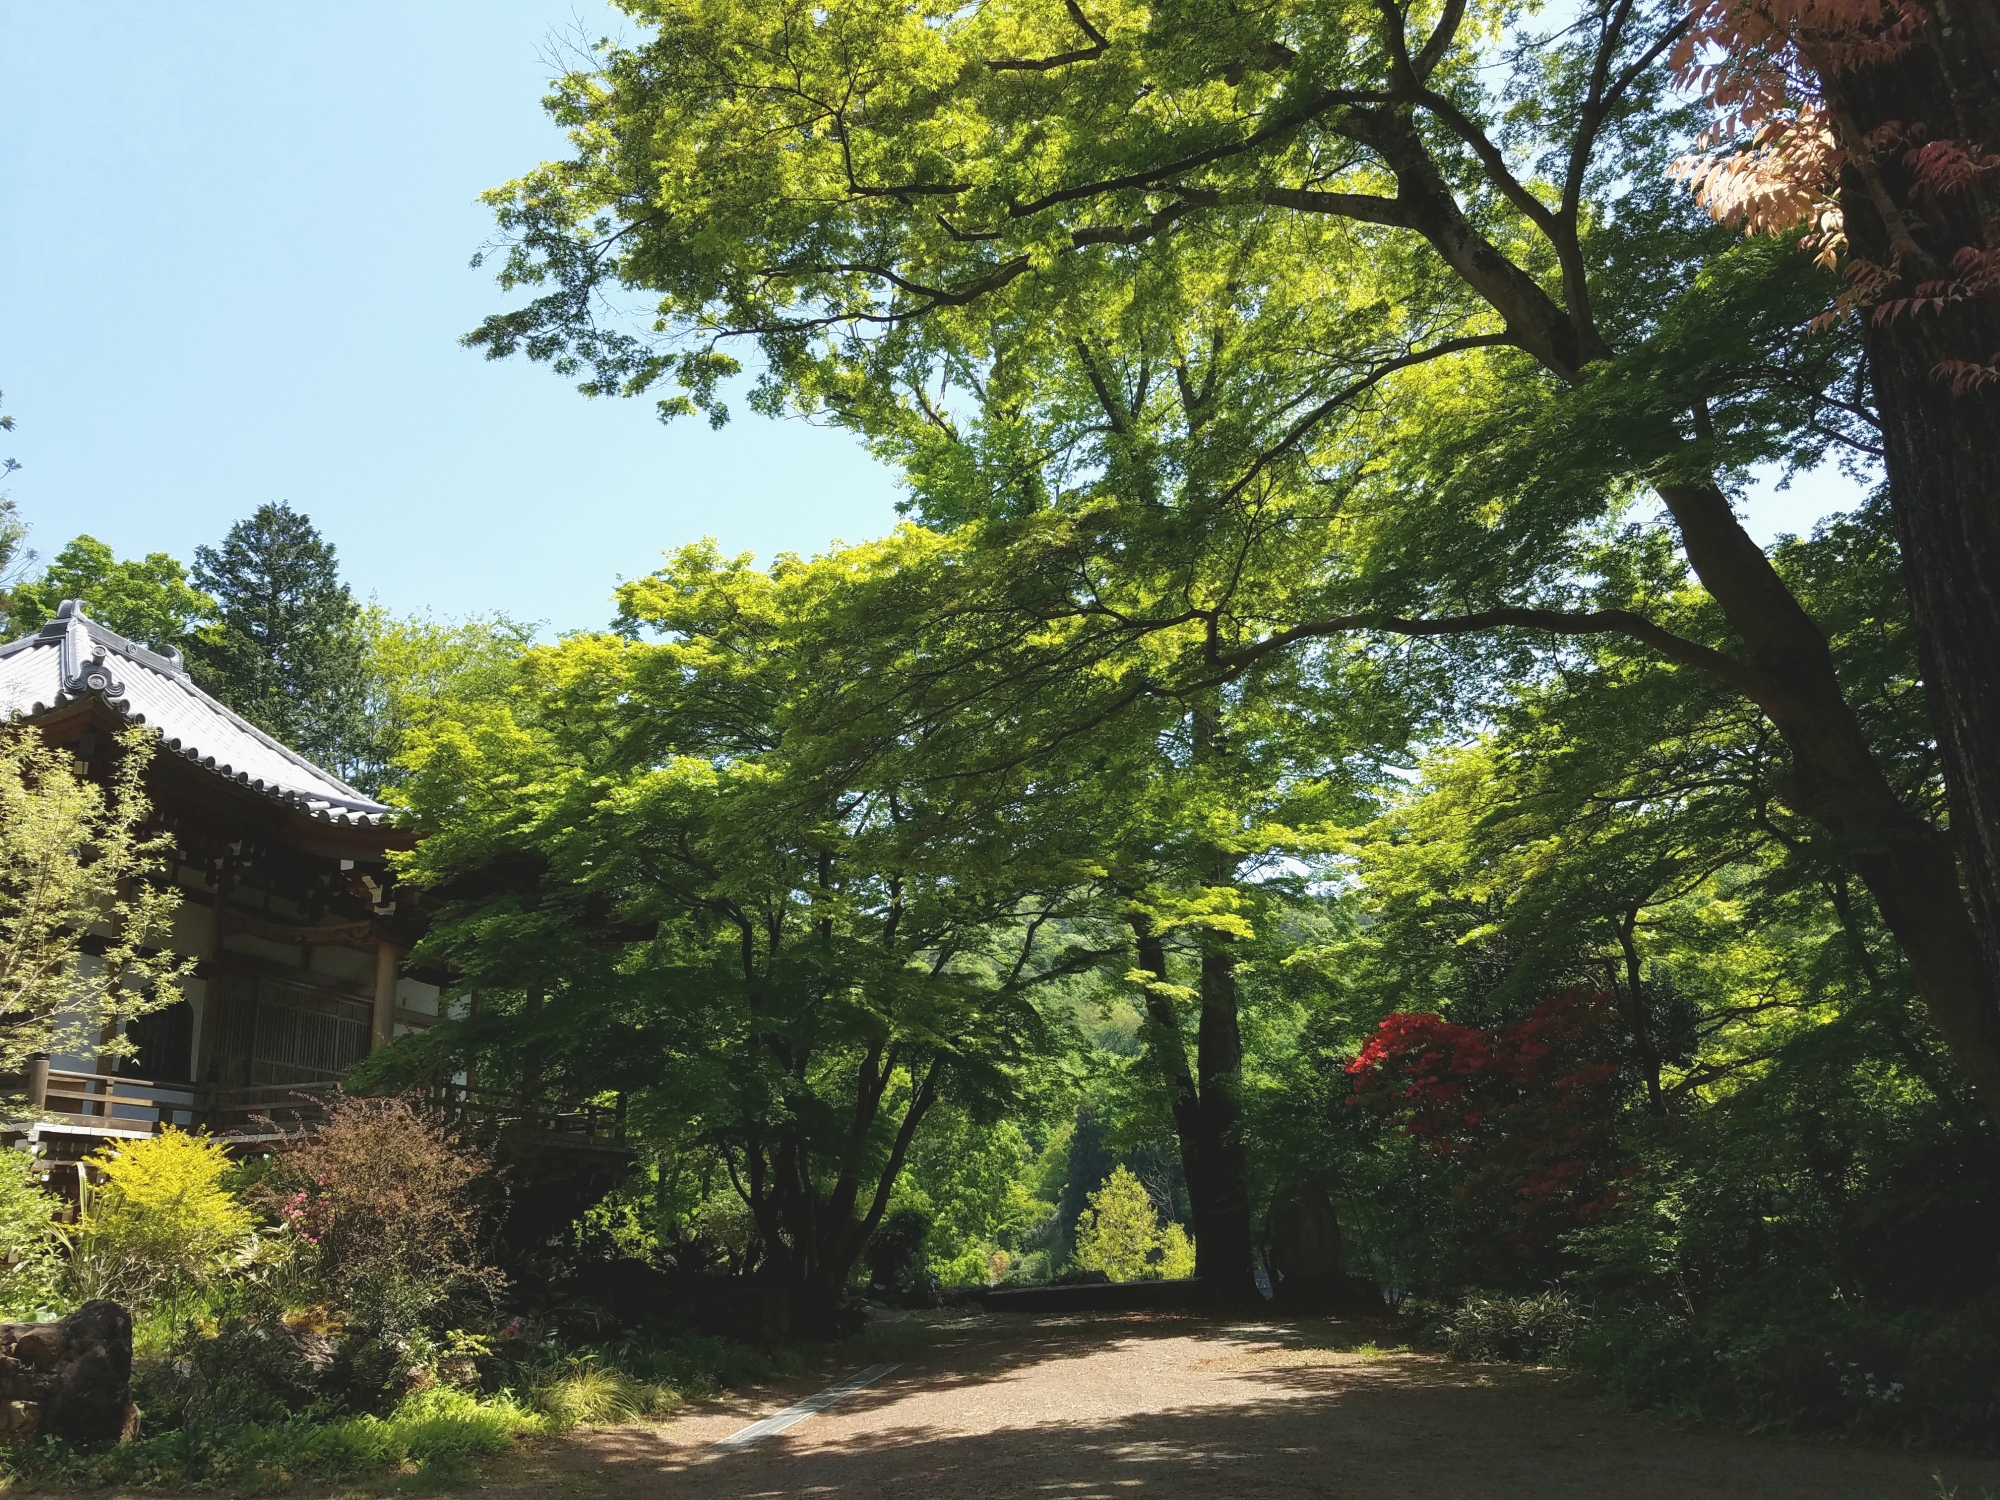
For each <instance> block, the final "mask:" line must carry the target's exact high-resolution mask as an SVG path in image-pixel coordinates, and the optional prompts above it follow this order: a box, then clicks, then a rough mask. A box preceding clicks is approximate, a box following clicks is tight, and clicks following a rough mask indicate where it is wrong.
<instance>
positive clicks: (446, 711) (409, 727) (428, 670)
mask: <svg viewBox="0 0 2000 1500" xmlns="http://www.w3.org/2000/svg"><path fill="white" fill-rule="evenodd" d="M360 630H361V635H362V640H363V651H362V671H363V675H364V680H365V687H364V692H365V706H364V710H363V712H364V715H365V719H366V744H365V746H364V747H362V748H360V749H358V750H355V751H354V752H353V753H352V755H351V757H350V760H349V762H348V764H347V766H346V774H347V779H348V780H350V781H352V782H353V783H354V784H355V785H356V786H358V787H361V788H362V789H363V790H364V791H368V792H371V793H379V792H380V791H381V790H382V789H383V788H384V787H387V786H391V785H393V784H395V783H396V782H397V781H398V780H400V779H401V776H402V771H401V769H400V767H399V766H398V764H397V762H398V761H399V760H400V758H401V757H402V756H403V755H404V754H405V753H406V752H407V751H408V750H409V748H410V747H411V745H412V744H414V743H415V740H416V737H417V736H418V734H419V733H420V732H421V731H422V730H423V729H425V728H426V727H427V726H429V725H432V724H435V723H438V722H440V721H442V720H445V719H451V718H463V717H465V716H466V715H467V714H468V713H470V712H471V711H472V710H473V708H474V706H475V705H477V704H479V703H480V702H483V701H485V700H487V699H490V698H497V697H500V696H503V695H504V694H505V693H506V691H507V689H508V688H509V687H510V686H512V684H513V682H514V676H515V674H514V667H515V663H516V662H517V661H518V660H519V658H520V655H521V653H522V652H523V651H525V650H526V649H527V648H528V646H529V644H530V643H531V642H532V640H533V638H534V627H532V626H529V625H523V624H520V623H519V622H518V621H515V620H510V619H508V618H507V617H506V616H505V615H491V616H474V617H472V618H470V619H465V620H456V621H452V620H438V619H434V618H433V617H432V616H430V615H427V614H423V615H408V616H403V617H400V618H399V617H397V616H394V615H391V614H389V613H388V611H386V610H384V609H381V608H380V607H378V606H372V605H371V606H370V607H368V608H366V609H364V610H363V611H362V612H361V618H360Z"/></svg>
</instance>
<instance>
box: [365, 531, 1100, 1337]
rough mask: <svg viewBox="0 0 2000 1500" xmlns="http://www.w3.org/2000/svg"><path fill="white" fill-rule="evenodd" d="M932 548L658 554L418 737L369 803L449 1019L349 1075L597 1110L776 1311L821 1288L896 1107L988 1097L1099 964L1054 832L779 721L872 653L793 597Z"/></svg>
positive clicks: (830, 1291)
mask: <svg viewBox="0 0 2000 1500" xmlns="http://www.w3.org/2000/svg"><path fill="white" fill-rule="evenodd" d="M934 545H935V543H934V541H933V539H930V538H928V537H925V536H923V535H921V534H907V535H903V536H899V537H897V538H892V539H891V540H890V541H889V542H886V543H882V544H878V545H876V546H874V547H869V548H856V549H853V550H852V551H850V552H848V553H845V554H840V555H837V556H835V557H833V558H829V559H822V560H818V561H815V562H812V563H804V562H800V561H798V560H796V559H781V560H780V562H779V564H778V565H777V566H775V567H774V568H772V569H771V570H770V571H769V572H760V571H758V570H755V569H753V568H751V567H750V566H749V565H748V562H747V560H744V559H736V560H726V559H724V558H722V557H721V556H720V555H719V554H717V553H716V551H715V550H714V548H713V547H712V546H708V547H691V548H688V549H685V550H684V551H683V552H681V553H679V554H677V555H676V556H675V557H674V558H673V559H672V560H671V562H670V564H669V566H668V567H667V568H665V569H663V570H662V571H661V572H660V573H659V574H657V575H655V576H653V577H651V578H648V579H643V580H640V581H638V582H636V583H632V584H628V585H627V586H626V587H625V588H624V589H623V590H621V592H620V602H621V605H622V606H623V608H624V611H625V619H626V622H627V625H628V629H629V630H630V632H631V633H630V634H629V635H626V636H577V637H572V638H570V639H569V640H566V641H565V642H563V643H562V644H561V645H559V646H555V647H547V648H540V649H537V650H533V651H530V652H528V653H526V654H525V655H524V656H523V657H522V659H521V663H520V667H519V672H518V677H517V680H516V682H515V684H514V686H513V687H512V688H511V689H510V691H509V692H508V693H507V694H506V695H505V696H504V698H503V699H500V700H494V701H488V702H486V703H483V704H481V705H478V706H477V707H476V708H474V709H472V710H470V711H468V712H467V714H466V715H465V718H464V719H463V720H462V721H451V720H446V721H440V722H439V723H437V724H436V725H434V726H431V727H429V728H428V729H427V730H426V731H425V732H424V733H423V734H422V735H421V736H420V737H419V742H418V745H417V747H416V748H415V749H414V750H413V752H412V753H411V755H410V756H409V757H408V758H407V764H408V766H409V771H410V775H409V779H408V781H407V782H406V783H405V784H404V786H403V788H402V790H401V793H400V795H402V796H403V797H404V798H405V799H406V800H407V801H408V802H409V804H410V805H411V807H412V809H413V811H414V813H415V814H416V816H417V818H418V819H420V820H421V823H422V824H423V826H425V827H426V828H427V829H428V837H427V838H426V839H425V840H424V842H423V843H422V844H421V845H420V846H419V848H418V849H417V850H416V852H415V853H414V854H413V855H412V856H411V857H410V858H409V860H408V861H407V863H406V871H407V873H408V874H409V875H410V876H411V877H412V878H414V879H417V880H420V881H422V882H424V883H427V884H431V885H434V886H435V887H436V888H437V889H438V891H439V893H440V894H439V899H440V901H441V902H443V903H446V904H445V905H444V907H443V910H442V912H441V916H440V920H439V922H438V923H437V925H436V926H435V927H434V928H433V931H432V935H431V937H430V938H429V939H428V948H429V951H431V952H432V953H434V954H436V955H437V956H439V957H443V958H449V959H451V960H452V961H454V962H456V963H457V964H458V965H460V966H461V972H462V973H463V976H464V980H463V982H464V984H465V985H466V987H468V988H477V989H478V990H480V992H481V1002H482V1008H481V1013H480V1016H479V1017H478V1018H477V1020H476V1021H470V1020H469V1021H467V1022H465V1023H463V1024H453V1025H450V1026H441V1027H438V1028H435V1029H434V1030H433V1031H431V1032H430V1033H428V1034H427V1035H426V1036H425V1037H424V1038H423V1039H421V1040H420V1041H416V1042H413V1043H411V1044H409V1045H403V1046H399V1047H398V1048H396V1049H391V1051H390V1052H388V1053H384V1054H382V1055H381V1057H380V1058H378V1059H376V1060H374V1061H372V1062H371V1068H374V1069H376V1070H379V1071H383V1072H385V1073H386V1072H387V1071H389V1070H394V1069H396V1068H399V1067H402V1066H405V1065H406V1064H407V1066H409V1067H411V1068H413V1069H418V1068H420V1069H430V1068H433V1067H436V1066H440V1065H444V1064H445V1063H446V1062H447V1060H448V1059H450V1058H451V1057H453V1056H464V1057H470V1058H474V1059H476V1060H477V1063H478V1066H479V1069H480V1075H481V1077H482V1079H483V1080H489V1079H490V1080H493V1081H494V1082H496V1083H497V1082H499V1081H500V1080H503V1079H504V1080H507V1086H508V1087H510V1088H518V1089H521V1090H524V1091H527V1092H529V1093H531V1094H558V1093H560V1094H567V1095H568V1096H569V1097H577V1096H579V1095H582V1096H591V1095H598V1094H601V1093H603V1092H605V1091H623V1092H626V1093H627V1094H628V1095H630V1096H632V1102H631V1117H632V1118H633V1119H634V1120H635V1121H636V1122H638V1124H639V1125H640V1127H641V1128H642V1129H644V1130H646V1131H647V1132H648V1133H649V1134H650V1135H651V1136H652V1138H653V1139H654V1140H656V1141H657V1142H659V1143H660V1144H661V1145H663V1146H666V1147H669V1148H671V1149H673V1150H674V1151H676V1152H688V1151H697V1150H698V1151H701V1152H703V1153H706V1154H707V1156H708V1159H709V1162H710V1164H711V1167H712V1168H713V1170H714V1173H715V1177H716V1180H717V1182H718V1186H719V1185H720V1184H721V1183H724V1182H726V1183H730V1184H732V1186H733V1187H734V1190H736V1191H737V1192H739V1193H740V1195H741V1197H742V1199H743V1200H744V1201H745V1202H746V1203H747V1204H748V1206H749V1208H750V1210H751V1214H752V1218H753V1221H754V1226H755V1229H754V1235H753V1240H752V1243H753V1246H754V1249H753V1250H752V1251H751V1252H749V1253H750V1254H751V1263H752V1264H756V1265H762V1266H763V1267H764V1268H765V1269H766V1270H767V1271H768V1273H769V1275H770V1276H771V1278H772V1279H773V1280H775V1281H778V1282H780V1283H783V1284H787V1285H788V1286H790V1287H791V1288H792V1289H793V1295H794V1297H795V1299H796V1300H795V1306H796V1307H797V1308H799V1309H800V1315H801V1316H807V1315H810V1314H811V1312H812V1310H813V1309H823V1308H825V1307H826V1306H828V1305H830V1302H831V1301H832V1300H833V1299H835V1298H837V1297H838V1296H839V1295H840V1294H841V1292H842V1290H843V1288H844V1286H845V1281H846V1277H847V1273H848V1271H849V1269H850V1268H851V1267H852V1266H853V1264H854V1263H855V1258H856V1256H858V1254H859V1252H860V1249H861V1247H862V1246H863V1245H864V1244H865V1243H866V1241H867V1238H868V1235H869V1233H870V1232H871V1231H872V1229H873V1227H874V1225H875V1224H876V1223H877V1222H879V1220H880V1217H881V1215H882V1213H883V1212H884V1211H885V1210H886V1208H887V1205H888V1202H889V1197H890V1194H891V1192H892V1190H893V1187H894V1183H895V1181H896V1178H897V1177H898V1175H899V1174H900V1173H901V1171H902V1169H903V1166H904V1163H905V1161H906V1160H907V1158H908V1153H909V1151H910V1143H911V1140H912V1138H913V1137H914V1135H915V1133H916V1131H917V1129H918V1127H919V1126H920V1125H921V1124H922V1122H923V1120H924V1118H925V1117H926V1116H927V1115H928V1114H929V1113H930V1111H931V1110H932V1109H933V1108H934V1107H935V1106H936V1105H937V1104H938V1103H939V1102H940V1101H942V1100H946V1099H949V1100H952V1101H954V1102H957V1103H959V1104H962V1105H963V1106H965V1107H967V1108H968V1109H970V1110H973V1111H976V1112H977V1113H978V1114H980V1115H982V1116H984V1117H986V1118H991V1117H992V1116H993V1115H995V1114H997V1113H998V1112H999V1111H1000V1110H1001V1109H1002V1108H1004V1106H1005V1104H1006V1102H1007V1101H1008V1100H1010V1099H1011V1098H1013V1097H1014V1096H1015V1095H1016V1094H1017V1093H1018V1092H1019V1091H1020V1090H1021V1088H1022V1087H1023V1085H1024V1080H1025V1078H1026V1075H1027V1073H1028V1071H1029V1070H1030V1069H1031V1068H1032V1067H1034V1066H1035V1065H1037V1064H1038V1062H1039V1060H1040V1058H1041V1057H1042V1056H1043V1055H1045V1053H1046V1051H1047V1050H1048V1049H1049V1047H1050V1045H1051V1038H1050V1031H1049V1027H1048V1025H1047V1023H1046V1021H1045V1020H1044V1018H1043V1015H1042V1013H1041V1011H1040V1010H1039V1009H1038V1007H1037V1004H1036V1002H1035V997H1036V994H1037V992H1038V991H1039V989H1040V988H1041V987H1042V986H1044V985H1045V984H1047V983H1049V982H1051V981H1053V980H1056V979H1059V978H1061V977H1062V976H1064V975H1067V974H1070V973H1073V972H1078V971H1080V970H1084V969H1088V968H1090V967H1092V966H1093V965H1094V964H1096V963H1097V962H1098V961H1099V959H1100V957H1101V952H1100V950H1097V949H1095V948H1093V947H1092V946H1091V944H1090V942H1089V941H1088V938H1089V936H1090V928H1089V926H1088V924H1087V922H1084V921H1082V920H1081V919H1083V918H1084V917H1086V916H1087V911H1086V905H1085V901H1084V892H1085V889H1086V888H1087V883H1088V881H1089V878H1090V873H1091V864H1090V862H1089V860H1088V858H1087V857H1086V856H1087V854H1088V849H1087V846H1086V845H1084V844H1083V842H1082V840H1081V839H1080V838H1079V837H1078V836H1077V830H1075V829H1073V828H1066V827H1064V826H1062V825H1061V824H1059V823H1056V822H1054V821H1050V822H1048V823H1046V824H1044V823H1039V822H1038V823H1034V824H1023V825H1020V826H1014V825H1012V824H1010V823H1009V822H1006V821H1003V820H1002V819H1001V818H1000V817H998V816H996V810H997V809H1001V808H1004V807H1006V806H1008V805H1009V803H1010V801H1014V800H1017V799H1018V798H1019V796H1020V792H1021V786H1022V782H1023V780H1024V778H1025V774H1026V773H1025V772H1019V771H1017V772H1016V773H1015V774H1014V775H1012V776H1011V777H996V778H993V779H991V780H989V781H986V782H983V783H980V784H977V785H970V786H963V787H952V786H949V785H945V786H930V785H925V784H923V783H921V782H920V781H918V780H917V779H915V778H914V777H913V776H908V775H904V774H902V770H901V768H900V767H899V766H898V765H897V764H896V763H895V761H894V760H893V759H891V758H888V757H886V756H884V757H882V758H881V759H878V760H876V761H874V762H873V763H869V762H868V761H867V753H868V751H869V750H870V749H871V741H870V740H869V738H868V728H869V726H868V724H867V723H866V722H865V721H856V720H853V719H850V720H849V721H848V722H847V723H846V725H845V727H844V730H842V731H840V732H836V733H833V734H826V733H819V732H814V733H804V732H801V726H805V725H818V724H823V723H825V722H826V721H825V719H824V718H821V717H819V712H820V709H819V706H820V705H821V704H823V703H825V702H827V701H828V700H835V701H837V700H838V697H839V694H840V693H841V692H842V691H843V690H844V689H845V688H847V687H848V686H849V685H850V684H852V683H853V682H854V681H855V680H856V677H857V675H858V674H859V672H860V671H861V670H862V668H863V666H864V665H865V664H866V662H867V661H868V653H869V652H870V651H877V650H885V649H894V643H893V642H891V643H889V644H888V645H887V646H884V645H881V644H878V643H879V642H880V639H881V635H880V632H876V633H875V635H874V636H872V637H871V636H869V635H866V634H861V633H848V634H845V635H843V634H842V633H841V632H840V626H841V625H842V624H843V623H845V622H844V621H843V619H842V618H841V617H840V616H839V615H838V614H836V613H834V612H833V611H831V610H828V609H826V608H824V607H823V606H824V601H825V600H826V599H827V598H828V597H829V596H833V595H836V594H838V593H839V592H841V591H842V590H844V589H845V588H846V587H847V581H848V580H849V579H850V577H852V576H856V575H858V576H863V577H873V578H876V579H878V580H880V579H884V578H887V577H889V576H890V575H891V573H892V570H893V568H894V566H895V564H896V563H897V561H898V560H899V559H900V558H901V557H903V556H906V555H909V554H912V553H918V554H921V552H922V551H923V550H924V549H926V548H930V547H933V546H934ZM643 632H657V633H658V634H659V635H660V636H661V637H662V639H660V640H659V641H658V642H657V643H653V642H649V641H646V640H643V639H640V638H639V637H640V636H641V634H642V633H643ZM872 743H873V744H874V745H879V744H880V741H875V742H872ZM1072 918H1075V919H1078V920H1076V921H1071V920H1070V919H1072Z"/></svg>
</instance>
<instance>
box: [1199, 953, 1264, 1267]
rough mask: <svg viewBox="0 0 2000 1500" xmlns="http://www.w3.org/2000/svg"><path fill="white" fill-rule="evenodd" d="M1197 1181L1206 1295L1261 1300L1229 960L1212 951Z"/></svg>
mask: <svg viewBox="0 0 2000 1500" xmlns="http://www.w3.org/2000/svg"><path fill="white" fill-rule="evenodd" d="M1196 1068H1197V1070H1198V1072H1199V1074H1200V1086H1201V1150H1200V1152H1199V1155H1200V1158H1201V1180H1202V1187H1203V1191H1204V1193H1205V1195H1206V1196H1207V1198H1208V1213H1207V1215H1206V1220H1207V1225H1206V1233H1205V1234H1203V1236H1202V1237H1201V1239H1200V1240H1198V1241H1197V1242H1196V1244H1195V1262H1196V1266H1197V1268H1198V1272H1199V1274H1200V1276H1201V1278H1202V1282H1203V1284H1204V1286H1205V1287H1206V1288H1207V1289H1208V1294H1209V1295H1211V1296H1213V1297H1214V1298H1215V1299H1216V1300H1217V1301H1219V1302H1224V1303H1249V1302H1258V1301H1261V1300H1262V1294H1261V1293H1259V1292H1258V1290H1257V1263H1256V1252H1255V1249H1254V1246H1253V1244H1252V1236H1251V1233H1250V1161H1249V1155H1248V1153H1247V1152H1246V1151H1245V1150H1244V1146H1243V1100H1242V1089H1243V1033H1242V1031H1241V1029H1240V1028H1239V1026H1238V1023H1237V1013H1236V957H1235V955H1234V954H1232V953H1230V952H1229V951H1228V949H1227V948H1225V947H1221V946H1219V945H1218V946H1216V947H1213V948H1211V949H1210V951H1208V952H1206V953H1204V954H1202V957H1201V1030H1200V1038H1199V1051H1198V1055H1197V1061H1196Z"/></svg>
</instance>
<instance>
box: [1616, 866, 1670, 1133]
mask: <svg viewBox="0 0 2000 1500" xmlns="http://www.w3.org/2000/svg"><path fill="white" fill-rule="evenodd" d="M1638 928H1639V908H1638V907H1636V906H1634V907H1631V908H1630V909H1628V910H1627V911H1626V913H1625V916H1624V918H1623V920H1621V921H1620V922H1619V924H1618V946H1619V948H1620V950H1621V951H1622V952H1623V953H1624V955H1625V1024H1626V1026H1627V1027H1629V1028H1630V1030H1631V1032H1632V1051H1633V1053H1634V1054H1635V1055H1636V1056H1637V1057H1638V1059H1639V1071H1640V1072H1641V1073H1642V1074H1643V1075H1644V1076H1645V1083H1646V1107H1647V1108H1648V1109H1650V1110H1652V1112H1653V1113H1654V1114H1656V1115H1659V1114H1665V1113H1666V1110H1667V1098H1666V1094H1665V1093H1664V1091H1662V1089H1661V1088H1660V1049H1659V1046H1658V1044H1657V1043H1656V1041H1655V1040H1654V1037H1653V1018H1652V1015H1651V1014H1650V1011H1649V1008H1648V1006H1647V1004H1646V989H1645V984H1644V982H1643V981H1642V980H1641V978H1640V965H1639V935H1638Z"/></svg>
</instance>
